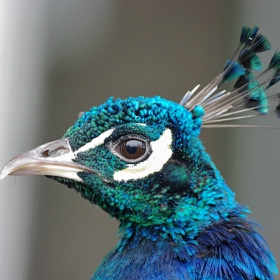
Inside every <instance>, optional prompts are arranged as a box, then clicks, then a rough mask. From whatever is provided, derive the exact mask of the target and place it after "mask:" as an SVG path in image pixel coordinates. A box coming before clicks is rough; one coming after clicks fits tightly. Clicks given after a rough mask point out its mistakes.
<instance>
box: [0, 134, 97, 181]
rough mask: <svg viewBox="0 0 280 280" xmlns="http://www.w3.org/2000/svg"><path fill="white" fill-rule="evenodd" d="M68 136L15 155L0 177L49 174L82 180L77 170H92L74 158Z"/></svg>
mask: <svg viewBox="0 0 280 280" xmlns="http://www.w3.org/2000/svg"><path fill="white" fill-rule="evenodd" d="M75 158H76V155H75V153H74V152H73V151H72V148H71V146H70V144H69V141H68V138H63V139H60V140H57V141H53V142H50V143H47V144H44V145H41V146H39V147H37V148H35V149H33V150H31V151H28V152H25V153H23V154H21V155H18V156H16V157H15V158H13V159H12V160H11V161H9V162H8V164H7V165H6V166H5V168H4V169H3V171H2V173H1V175H0V179H3V178H5V177H6V176H7V175H20V176H25V175H50V176H58V177H64V178H69V179H73V180H76V181H82V179H81V178H80V177H79V176H78V172H81V171H89V172H93V170H91V169H90V168H88V167H85V166H83V165H80V164H78V163H76V162H74V161H73V160H75Z"/></svg>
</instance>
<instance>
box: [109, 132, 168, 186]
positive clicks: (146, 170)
mask: <svg viewBox="0 0 280 280" xmlns="http://www.w3.org/2000/svg"><path fill="white" fill-rule="evenodd" d="M150 144H151V148H152V153H151V155H150V156H149V158H148V159H147V160H145V161H142V162H140V163H138V164H136V165H134V164H128V167H127V168H125V169H123V170H119V171H117V172H115V174H114V180H116V181H122V180H124V181H128V180H136V179H141V178H144V177H147V176H148V175H150V174H153V173H155V172H158V171H160V170H161V169H162V167H163V165H164V164H165V163H166V162H167V161H168V160H169V159H170V157H171V156H172V149H171V144H172V133H171V130H170V129H166V130H165V131H164V132H163V134H162V135H161V137H160V138H159V139H158V140H156V141H152V142H151V143H150Z"/></svg>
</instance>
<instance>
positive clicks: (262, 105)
mask: <svg viewBox="0 0 280 280" xmlns="http://www.w3.org/2000/svg"><path fill="white" fill-rule="evenodd" d="M258 31H259V29H258V27H254V28H249V27H243V28H242V30H241V36H240V40H239V45H238V48H237V50H236V52H235V53H234V55H233V56H232V57H231V59H228V60H227V61H226V63H225V66H224V68H223V70H222V71H221V72H220V73H219V74H218V75H217V76H216V77H215V78H214V79H213V81H211V82H210V83H209V84H208V85H207V86H205V87H204V88H203V89H202V90H198V86H197V87H195V88H194V89H193V90H192V91H188V92H187V93H186V94H185V96H184V97H183V99H182V100H181V102H180V104H178V103H176V102H173V101H169V100H166V99H164V98H161V97H160V96H155V97H151V98H148V97H143V96H139V97H136V98H133V97H128V98H127V99H124V100H121V99H114V98H113V97H111V98H109V99H108V100H107V101H106V102H105V103H104V104H102V105H100V106H98V107H93V108H91V109H90V110H89V111H87V112H84V113H81V114H80V116H79V118H78V120H77V121H76V122H75V124H74V125H73V126H71V127H70V128H69V129H68V130H67V131H66V133H65V134H64V136H63V138H62V139H60V140H57V141H53V142H50V143H47V144H44V145H41V146H39V147H37V148H35V149H33V150H31V151H28V152H25V153H23V154H21V155H19V156H17V157H15V158H13V159H12V160H11V161H10V162H9V163H8V164H7V165H6V167H5V168H4V170H3V171H2V174H1V179H3V178H4V177H5V176H7V175H46V176H47V177H48V178H51V179H54V180H56V181H58V182H59V183H62V184H64V185H66V186H67V187H68V188H70V189H74V190H75V191H76V192H78V193H80V195H81V196H82V197H83V198H84V199H86V200H88V201H89V202H91V203H93V204H96V205H98V206H99V207H100V208H101V209H103V210H104V211H105V212H107V213H108V214H109V215H110V216H112V217H114V218H115V219H117V220H118V221H119V231H120V238H119V242H118V244H117V245H116V247H115V248H114V249H113V250H112V251H111V252H109V253H108V255H107V256H105V258H104V259H103V261H102V263H101V265H100V266H99V268H98V269H97V270H96V271H95V273H94V274H93V276H92V280H93V279H102V280H105V279H116V280H117V279H131V280H136V279H151V280H153V279H162V280H163V279H168V280H179V279H190V280H205V279H208V280H212V279H213V280H214V279H217V280H221V279H238V280H242V279H247V280H249V279H258V280H264V279H273V274H276V273H277V267H276V262H275V259H274V257H273V255H272V253H271V252H270V250H269V248H268V245H267V243H266V242H265V240H264V239H263V237H262V236H261V235H260V234H259V233H258V232H257V228H258V225H257V224H256V223H254V222H252V221H250V220H249V219H248V217H247V214H248V212H249V209H248V208H247V207H245V206H242V205H240V204H238V203H237V201H236V200H235V194H234V193H233V191H231V189H230V188H229V187H228V186H227V184H226V183H225V181H224V179H223V177H222V176H221V174H220V172H219V171H218V170H217V168H216V166H215V165H214V163H213V162H212V160H211V158H210V156H209V155H208V154H207V153H206V151H205V148H204V146H203V144H202V142H201V140H200V139H199V135H200V132H201V128H203V127H205V128H209V127H236V126H239V127H240V126H241V127H242V126H243V127H247V126H249V127H257V125H242V124H232V123H228V122H227V121H232V120H239V119H242V118H250V117H254V116H259V115H266V114H268V112H269V103H270V102H269V101H270V100H273V99H274V100H276V101H277V98H279V96H277V95H270V96H268V95H267V93H266V91H267V89H269V88H270V87H271V86H273V85H274V84H276V83H277V82H278V81H279V80H280V52H279V51H276V52H275V53H274V55H273V56H272V59H271V61H270V63H269V65H268V67H267V68H266V69H265V70H263V71H262V72H259V73H260V74H258V75H256V74H255V71H259V70H262V63H261V60H260V58H259V56H258V53H260V52H263V51H266V50H269V49H270V48H271V44H270V43H269V41H268V39H267V38H266V37H265V36H263V35H262V34H259V32H258ZM226 83H230V84H232V90H231V91H225V90H219V88H220V86H222V85H224V84H226ZM274 108H275V107H274ZM274 111H275V113H276V114H279V112H280V105H279V104H278V106H277V107H276V109H274Z"/></svg>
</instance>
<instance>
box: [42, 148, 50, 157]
mask: <svg viewBox="0 0 280 280" xmlns="http://www.w3.org/2000/svg"><path fill="white" fill-rule="evenodd" d="M41 156H42V157H49V156H50V155H49V149H47V150H44V151H43V152H42V153H41Z"/></svg>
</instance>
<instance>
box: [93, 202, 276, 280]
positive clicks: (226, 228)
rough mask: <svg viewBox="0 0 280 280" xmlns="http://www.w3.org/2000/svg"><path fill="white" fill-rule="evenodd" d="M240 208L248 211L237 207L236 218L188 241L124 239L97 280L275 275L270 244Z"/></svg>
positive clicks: (97, 272)
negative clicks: (178, 242) (247, 219)
mask: <svg viewBox="0 0 280 280" xmlns="http://www.w3.org/2000/svg"><path fill="white" fill-rule="evenodd" d="M238 211H239V212H242V211H243V209H242V208H241V207H238V209H236V210H235V213H232V215H236V216H235V217H232V218H231V219H230V220H228V221H220V222H218V223H217V224H213V225H211V226H209V227H208V228H206V229H205V230H204V231H202V232H201V233H200V234H199V235H198V236H197V238H195V239H194V240H189V241H186V243H181V244H176V243H174V242H171V241H167V240H162V239H159V240H157V241H156V242H155V241H151V240H149V239H145V238H142V239H140V240H135V239H138V238H139V236H137V234H135V235H133V236H132V237H131V238H130V239H129V240H123V239H121V240H120V244H119V246H117V248H115V249H114V250H113V251H111V252H110V253H109V254H108V255H107V256H106V258H105V259H104V261H103V263H102V264H101V266H100V267H99V268H98V269H97V271H96V272H95V274H94V275H93V278H92V280H94V279H102V280H106V279H115V280H118V279H130V280H136V279H137V280H138V279H151V280H153V279H168V280H172V279H174V280H175V279H177V280H179V279H190V280H194V279H195V280H199V279H201V280H204V279H209V280H211V279H213V280H214V279H215V280H217V279H236V280H237V279H238V280H241V279H260V280H261V279H274V278H273V275H272V274H273V273H277V268H276V265H275V260H274V258H273V256H272V254H271V253H270V251H269V250H268V247H267V244H266V242H265V241H264V239H263V238H262V237H261V236H260V235H259V234H258V233H257V232H256V231H255V230H254V227H255V224H253V223H252V222H248V221H246V220H245V219H244V218H242V217H240V216H239V215H238ZM123 243H125V246H122V245H123ZM135 244H137V245H135Z"/></svg>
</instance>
